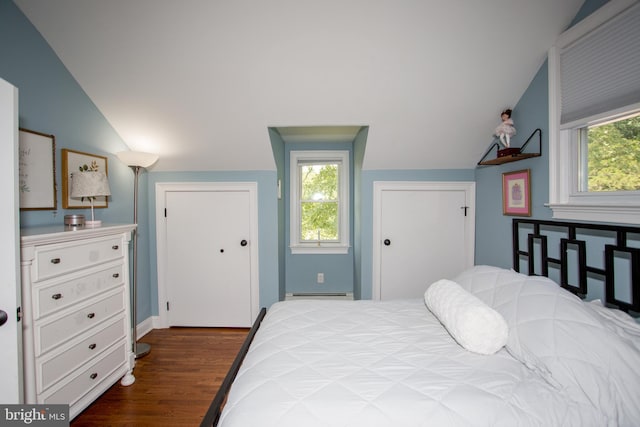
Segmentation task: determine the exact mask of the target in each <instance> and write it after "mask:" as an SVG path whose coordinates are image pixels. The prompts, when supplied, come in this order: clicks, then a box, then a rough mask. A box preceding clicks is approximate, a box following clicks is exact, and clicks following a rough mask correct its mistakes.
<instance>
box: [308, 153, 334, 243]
mask: <svg viewBox="0 0 640 427" xmlns="http://www.w3.org/2000/svg"><path fill="white" fill-rule="evenodd" d="M299 173H300V187H301V188H300V190H301V195H300V210H301V212H300V215H301V221H300V223H301V226H300V240H301V241H305V242H320V241H338V240H339V238H340V235H339V229H340V228H339V211H340V210H339V204H340V200H339V196H338V194H339V191H338V188H339V187H338V185H339V179H340V165H339V164H338V163H326V164H318V163H314V164H301V165H300V166H299Z"/></svg>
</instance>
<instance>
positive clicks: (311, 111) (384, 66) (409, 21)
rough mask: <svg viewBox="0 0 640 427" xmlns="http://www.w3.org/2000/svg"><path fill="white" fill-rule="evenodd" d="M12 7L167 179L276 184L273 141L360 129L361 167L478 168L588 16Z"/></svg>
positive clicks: (335, 5) (202, 4) (501, 0)
mask: <svg viewBox="0 0 640 427" xmlns="http://www.w3.org/2000/svg"><path fill="white" fill-rule="evenodd" d="M14 1H15V3H16V4H17V5H18V7H19V8H20V9H21V10H22V11H23V12H24V13H25V15H26V16H27V17H28V19H29V20H30V21H31V22H32V23H33V24H34V25H35V27H36V28H37V29H38V30H39V31H40V33H41V34H42V35H43V37H44V38H45V39H46V40H47V41H48V42H49V44H50V45H51V47H52V48H53V49H54V51H55V52H56V53H57V55H58V56H59V57H60V59H61V60H62V62H63V63H64V64H65V66H66V67H67V68H68V69H69V71H70V72H71V74H72V75H73V76H74V77H75V79H76V80H77V81H78V83H79V84H80V86H82V88H83V89H84V90H85V92H86V93H87V95H88V96H89V97H90V98H91V99H92V100H93V102H94V103H95V104H96V105H97V107H98V108H99V109H100V110H101V111H102V113H103V114H104V116H105V117H106V118H107V120H108V121H109V122H110V123H111V124H112V126H113V127H114V128H115V130H116V131H117V132H118V133H119V134H120V136H121V137H122V138H123V139H124V140H125V142H126V143H127V144H128V145H129V146H130V148H131V149H134V150H141V151H152V152H157V153H158V154H160V156H161V157H160V161H159V162H158V163H157V164H156V165H155V166H154V167H153V170H162V171H188V170H191V171H202V170H274V169H275V162H274V160H273V155H272V152H271V144H270V140H269V133H268V128H269V127H281V128H291V127H293V128H300V127H304V126H316V127H323V126H338V127H344V126H348V127H351V126H353V127H354V129H357V128H359V127H360V126H369V132H368V139H367V149H366V153H365V159H364V165H363V166H364V168H365V169H438V168H472V167H474V166H475V164H476V162H477V161H478V159H479V157H480V156H481V155H482V154H483V153H484V151H485V150H486V148H487V147H488V145H489V143H490V142H491V138H492V132H493V129H494V128H495V127H496V126H497V124H498V123H499V114H500V111H501V110H502V109H503V108H505V107H509V106H513V105H514V104H515V103H516V102H517V101H518V99H519V98H520V96H521V95H522V94H523V92H524V90H525V89H526V88H527V86H528V85H529V83H530V82H531V80H532V78H533V77H534V75H535V73H536V72H537V70H538V69H539V67H540V66H541V65H542V64H543V62H544V60H545V58H546V52H547V50H548V48H549V47H550V46H551V44H552V43H553V41H554V40H555V39H556V37H557V35H558V34H560V33H561V32H562V31H563V30H564V29H565V28H566V27H567V26H568V24H569V23H570V21H571V19H572V18H573V17H574V15H575V14H576V13H577V11H578V9H579V7H580V6H581V4H582V3H583V0H535V1H534V0H483V1H477V0H349V1H345V0H324V1H311V0H306V1H305V0H271V1H268V2H267V1H261V0H232V1H229V0H228V1H220V0H181V1H177V0H14ZM516 113H517V112H516ZM514 115H515V113H514ZM516 128H517V122H516ZM325 129H326V128H325ZM307 137H309V138H312V136H310V135H307ZM312 139H313V138H312Z"/></svg>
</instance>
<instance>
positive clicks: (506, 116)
mask: <svg viewBox="0 0 640 427" xmlns="http://www.w3.org/2000/svg"><path fill="white" fill-rule="evenodd" d="M500 118H501V119H502V123H500V125H499V126H498V127H497V128H496V130H495V135H496V136H497V137H498V138H500V144H502V145H504V147H505V148H509V145H510V143H511V137H512V136H513V135H515V134H516V128H514V127H513V120H511V109H510V108H507V109H506V110H504V111H503V112H502V113H501V114H500Z"/></svg>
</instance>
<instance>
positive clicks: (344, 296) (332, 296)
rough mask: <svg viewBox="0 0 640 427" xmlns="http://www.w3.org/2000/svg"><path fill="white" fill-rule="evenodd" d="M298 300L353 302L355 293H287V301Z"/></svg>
mask: <svg viewBox="0 0 640 427" xmlns="http://www.w3.org/2000/svg"><path fill="white" fill-rule="evenodd" d="M296 299H315V300H318V299H323V300H327V299H328V300H352V299H353V292H287V293H286V294H285V296H284V300H285V301H291V300H296Z"/></svg>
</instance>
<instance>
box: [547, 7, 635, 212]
mask: <svg viewBox="0 0 640 427" xmlns="http://www.w3.org/2000/svg"><path fill="white" fill-rule="evenodd" d="M637 1H638V0H611V1H609V2H608V3H606V4H605V5H604V6H602V7H601V8H600V9H598V10H597V11H596V12H595V13H593V14H591V15H590V16H588V17H587V18H585V19H583V20H582V21H580V22H579V23H578V24H576V25H574V26H573V27H571V28H570V29H568V30H567V31H565V32H564V33H562V34H561V35H560V37H558V39H557V41H556V43H555V45H554V46H552V47H551V49H549V54H548V74H549V203H548V204H547V206H548V207H550V208H551V210H552V211H553V218H555V219H566V220H583V221H603V222H616V223H628V224H640V215H639V214H638V213H639V212H640V198H639V197H638V196H637V194H636V192H633V193H634V194H629V195H623V196H621V195H620V194H614V195H610V194H588V195H583V194H578V192H577V180H576V182H575V183H574V182H573V181H574V179H573V178H574V176H575V174H576V172H577V169H576V168H577V166H576V161H575V156H574V155H573V153H575V151H574V150H575V148H576V144H577V142H576V141H572V132H573V129H575V128H576V127H578V126H580V125H583V126H584V125H588V122H589V121H594V120H597V119H602V118H603V117H605V116H606V115H599V116H598V117H590V118H587V119H584V120H582V121H580V122H573V123H567V124H565V125H563V126H561V125H560V115H561V94H560V84H561V82H560V54H561V52H562V49H564V48H566V47H568V46H569V45H571V44H572V43H574V42H575V41H577V40H578V39H580V38H581V37H583V36H585V35H586V34H588V33H590V32H591V31H593V30H595V29H597V28H598V27H599V26H600V25H602V24H604V23H606V22H607V21H609V20H610V19H612V18H613V17H615V16H616V15H618V14H620V13H622V12H624V11H625V10H626V9H628V8H629V7H631V6H633V5H634V4H636V3H637ZM629 109H633V106H630V107H629ZM620 112H621V111H620V110H616V111H612V112H609V113H607V115H609V116H613V115H615V114H618V113H620ZM569 127H571V129H569ZM574 187H575V188H574Z"/></svg>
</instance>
